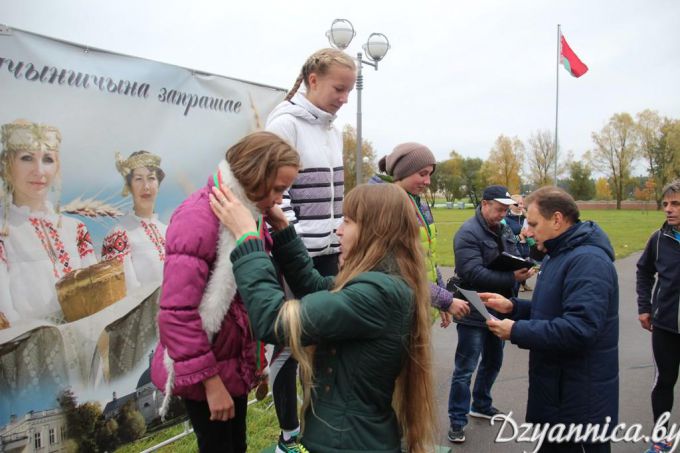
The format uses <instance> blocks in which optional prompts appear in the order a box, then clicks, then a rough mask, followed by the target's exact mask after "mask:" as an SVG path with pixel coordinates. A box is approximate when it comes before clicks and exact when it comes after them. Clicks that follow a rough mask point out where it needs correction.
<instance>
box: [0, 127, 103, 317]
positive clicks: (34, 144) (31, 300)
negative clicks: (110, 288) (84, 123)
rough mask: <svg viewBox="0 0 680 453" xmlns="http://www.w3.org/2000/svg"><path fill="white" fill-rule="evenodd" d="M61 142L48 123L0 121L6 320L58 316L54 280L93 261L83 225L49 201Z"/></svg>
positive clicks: (0, 306) (0, 266)
mask: <svg viewBox="0 0 680 453" xmlns="http://www.w3.org/2000/svg"><path fill="white" fill-rule="evenodd" d="M60 144H61V133H60V132H59V130H58V129H57V128H56V127H53V126H48V125H44V124H36V123H31V122H29V121H26V120H16V121H14V122H12V123H9V124H4V125H3V126H2V152H1V153H0V178H1V179H2V189H3V195H2V202H0V205H2V206H1V208H2V229H1V232H0V314H1V315H2V316H0V319H2V317H4V318H5V320H6V321H8V322H9V324H10V325H12V324H13V323H15V322H17V321H19V320H24V319H52V320H61V317H62V310H61V307H60V305H59V302H58V301H57V291H56V289H55V286H54V285H55V283H56V282H57V280H59V279H60V278H61V277H63V276H64V275H66V274H68V273H69V272H71V271H73V270H75V269H79V268H82V267H87V266H89V265H91V264H94V263H96V261H97V260H96V257H95V254H94V249H93V247H92V242H91V240H90V235H89V233H88V231H87V228H86V227H85V224H83V223H82V222H80V221H78V220H76V219H72V218H69V217H63V216H61V215H60V213H59V208H58V203H57V208H55V207H54V206H53V205H52V203H51V202H50V201H49V200H48V194H49V193H50V191H51V190H54V191H56V192H58V187H59V180H60V157H59V154H60V151H59V148H60ZM58 195H59V194H58V193H57V194H56V198H57V199H58Z"/></svg>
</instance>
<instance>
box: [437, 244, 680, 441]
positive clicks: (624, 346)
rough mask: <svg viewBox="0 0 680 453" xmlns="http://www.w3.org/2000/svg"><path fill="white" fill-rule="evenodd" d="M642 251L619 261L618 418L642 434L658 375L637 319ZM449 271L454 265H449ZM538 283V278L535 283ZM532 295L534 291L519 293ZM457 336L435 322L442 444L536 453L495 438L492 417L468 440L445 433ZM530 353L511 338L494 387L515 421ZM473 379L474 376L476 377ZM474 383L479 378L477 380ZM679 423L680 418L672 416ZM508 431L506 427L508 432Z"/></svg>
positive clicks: (522, 404) (520, 417)
mask: <svg viewBox="0 0 680 453" xmlns="http://www.w3.org/2000/svg"><path fill="white" fill-rule="evenodd" d="M639 256H640V255H639V253H637V254H634V255H632V256H629V257H628V258H625V259H622V260H620V261H618V262H617V263H616V269H617V271H618V275H619V287H620V305H619V319H620V324H619V325H620V337H619V373H620V374H619V376H620V392H619V395H620V396H619V404H620V409H619V419H620V422H622V423H626V424H627V425H631V424H634V423H641V424H642V425H643V427H644V430H643V433H644V434H648V433H650V432H651V424H652V423H651V420H652V410H651V403H650V390H651V383H652V378H653V375H654V364H653V361H652V355H651V337H650V334H649V332H647V331H645V330H643V329H642V328H641V327H640V325H639V323H638V320H637V305H636V296H635V263H636V262H637V259H638V257H639ZM447 271H448V273H449V275H450V273H451V269H444V273H445V274H446V273H447ZM532 285H533V283H532ZM522 294H530V293H520V295H522ZM456 341H457V335H456V329H455V326H454V325H451V326H449V328H447V329H442V328H440V327H439V325H438V324H435V326H434V327H433V344H434V363H435V366H434V375H435V396H436V399H437V419H438V422H439V437H438V440H439V444H440V445H442V446H451V447H452V451H453V452H454V453H455V452H461V453H463V452H465V453H467V452H469V453H479V452H499V453H500V452H503V453H506V452H521V451H527V452H531V451H532V450H533V449H534V446H533V444H530V443H496V442H494V439H495V438H496V435H497V434H498V432H499V429H500V426H499V425H496V426H491V425H490V424H489V422H488V421H487V420H479V419H474V418H471V419H470V422H469V423H468V425H467V427H466V430H465V433H466V438H467V440H466V441H465V443H463V444H452V443H451V442H449V441H448V439H447V438H446V431H447V429H448V416H447V405H448V395H449V386H450V383H451V373H452V370H453V356H454V352H455V346H456ZM528 362H529V353H528V351H526V350H523V349H519V348H517V347H516V346H515V345H513V344H511V343H510V342H507V343H506V346H505V359H504V363H503V368H502V369H501V372H500V375H499V376H498V379H497V381H496V384H495V385H494V387H493V391H492V395H493V398H494V405H495V406H496V407H498V408H499V409H501V410H503V411H512V412H513V418H514V420H515V421H516V422H517V423H518V424H519V423H522V422H524V415H525V410H526V400H527V388H528V377H527V370H528ZM473 379H474V377H473ZM473 383H474V381H473ZM679 387H680V386H676V391H675V402H676V406H678V404H680V390H678V388H679ZM671 421H672V422H675V423H678V417H677V416H675V417H673V418H672V419H671ZM507 432H509V431H506V433H507ZM644 450H645V444H642V443H640V444H637V445H634V444H630V443H628V444H625V443H620V444H615V445H613V446H612V451H613V452H626V453H627V452H642V451H644Z"/></svg>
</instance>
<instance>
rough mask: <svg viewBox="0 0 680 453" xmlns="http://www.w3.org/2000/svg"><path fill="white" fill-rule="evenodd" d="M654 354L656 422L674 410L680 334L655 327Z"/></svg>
mask: <svg viewBox="0 0 680 453" xmlns="http://www.w3.org/2000/svg"><path fill="white" fill-rule="evenodd" d="M652 352H653V353H654V364H655V365H656V376H655V380H654V387H653V388H652V413H653V414H654V422H655V423H656V421H657V420H658V419H659V417H661V414H663V413H664V412H670V411H671V409H673V387H675V383H676V382H677V381H678V370H679V369H680V334H678V333H674V332H670V331H668V330H663V329H659V328H657V327H655V328H654V329H653V330H652Z"/></svg>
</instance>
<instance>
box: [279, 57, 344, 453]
mask: <svg viewBox="0 0 680 453" xmlns="http://www.w3.org/2000/svg"><path fill="white" fill-rule="evenodd" d="M355 82H356V64H355V63H354V60H352V58H351V57H350V56H349V55H347V54H346V53H344V52H342V51H340V50H336V49H321V50H318V51H316V52H314V53H313V54H312V55H311V56H310V57H309V58H307V61H305V64H304V65H303V66H302V69H301V71H300V75H299V76H298V78H297V80H296V81H295V85H293V88H292V89H291V90H290V92H289V93H288V96H287V97H286V99H285V100H284V101H283V102H281V103H280V104H279V105H278V106H276V107H275V108H274V110H273V111H272V112H271V113H270V114H269V117H268V118H267V123H266V130H268V131H270V132H274V133H275V134H277V135H278V136H279V137H281V138H283V139H284V140H286V141H288V142H289V143H290V144H291V145H293V146H294V147H295V149H296V150H297V151H298V153H299V154H300V167H301V170H300V172H299V174H298V177H297V179H296V180H295V182H294V183H293V185H292V186H291V188H290V190H289V191H288V192H287V193H285V194H284V196H283V204H282V206H281V207H282V209H283V212H284V213H285V214H286V217H287V218H288V221H289V222H290V223H291V224H293V225H295V230H296V231H297V234H298V236H300V237H301V238H302V241H303V242H304V244H305V247H306V248H307V250H308V251H309V254H310V256H311V257H312V260H313V262H314V267H315V268H316V269H317V270H318V271H319V273H320V274H321V275H324V276H327V275H335V274H337V272H338V258H339V256H340V241H339V239H338V237H337V235H336V229H337V228H338V226H339V225H340V224H341V223H342V200H343V196H344V189H345V185H344V181H345V177H344V168H343V161H342V133H341V131H340V130H338V129H337V128H336V127H335V125H334V124H333V121H334V120H335V118H336V114H337V112H338V110H340V108H341V107H342V106H343V105H345V104H346V103H347V100H348V98H349V93H350V92H351V91H352V89H353V88H354V83H355ZM303 83H304V87H305V90H304V92H302V91H298V89H299V88H300V87H301V85H302V84H303ZM296 375H297V362H296V361H295V360H294V359H293V358H292V357H291V355H290V350H289V349H288V348H281V347H277V348H276V349H275V351H274V356H273V358H272V361H271V363H270V381H271V382H272V383H273V389H272V390H273V396H274V405H275V407H276V415H277V418H278V420H279V426H280V427H281V436H280V437H279V442H278V445H277V448H276V452H277V453H281V452H284V453H286V452H298V451H300V452H305V451H306V450H305V449H304V447H303V446H302V445H301V444H300V443H299V442H298V436H299V432H300V423H299V419H298V416H297V389H296V385H295V384H296Z"/></svg>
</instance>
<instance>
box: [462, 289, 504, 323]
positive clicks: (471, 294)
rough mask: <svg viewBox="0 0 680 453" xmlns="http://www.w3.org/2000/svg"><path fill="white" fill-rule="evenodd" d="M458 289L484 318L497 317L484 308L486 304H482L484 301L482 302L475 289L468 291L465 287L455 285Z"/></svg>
mask: <svg viewBox="0 0 680 453" xmlns="http://www.w3.org/2000/svg"><path fill="white" fill-rule="evenodd" d="M456 288H457V289H458V291H460V293H461V294H462V295H463V296H465V298H466V299H467V301H468V302H470V303H471V304H472V306H473V307H475V308H476V309H477V311H478V312H479V313H480V314H481V315H482V316H484V319H486V320H489V319H494V320H496V319H498V318H496V317H495V316H494V315H492V314H491V313H489V310H487V309H486V306H485V305H484V302H482V299H480V298H479V294H477V292H476V291H470V290H467V289H463V288H461V287H460V286H456Z"/></svg>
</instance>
